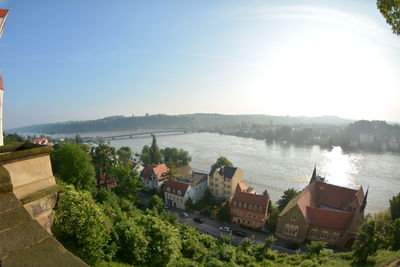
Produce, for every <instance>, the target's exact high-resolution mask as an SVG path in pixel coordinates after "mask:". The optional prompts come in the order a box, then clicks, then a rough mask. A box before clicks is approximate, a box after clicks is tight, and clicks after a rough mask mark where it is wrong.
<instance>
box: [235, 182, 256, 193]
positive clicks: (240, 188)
mask: <svg viewBox="0 0 400 267" xmlns="http://www.w3.org/2000/svg"><path fill="white" fill-rule="evenodd" d="M236 191H239V192H246V193H250V194H256V190H254V189H253V188H252V187H250V186H248V185H247V184H245V183H243V182H239V183H238V184H237V186H236Z"/></svg>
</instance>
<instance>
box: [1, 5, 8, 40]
mask: <svg viewBox="0 0 400 267" xmlns="http://www.w3.org/2000/svg"><path fill="white" fill-rule="evenodd" d="M7 14H8V9H0V37H1V35H2V34H3V29H4V26H5V24H6V18H7Z"/></svg>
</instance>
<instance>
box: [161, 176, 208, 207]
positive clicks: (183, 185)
mask: <svg viewBox="0 0 400 267" xmlns="http://www.w3.org/2000/svg"><path fill="white" fill-rule="evenodd" d="M207 180H208V175H207V174H206V173H200V172H192V174H191V175H190V176H187V177H185V178H184V179H181V180H178V181H167V182H166V183H165V192H164V196H165V203H166V204H167V205H169V206H171V207H174V208H179V209H182V210H184V209H185V203H186V201H187V200H188V199H189V198H191V199H192V201H193V203H197V202H199V201H200V200H201V199H202V198H203V197H204V193H205V191H206V189H207Z"/></svg>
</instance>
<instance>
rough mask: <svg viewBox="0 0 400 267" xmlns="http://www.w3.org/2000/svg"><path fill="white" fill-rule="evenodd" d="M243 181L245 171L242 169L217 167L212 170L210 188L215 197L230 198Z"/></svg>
mask: <svg viewBox="0 0 400 267" xmlns="http://www.w3.org/2000/svg"><path fill="white" fill-rule="evenodd" d="M242 181H243V171H242V170H241V169H240V168H236V167H226V166H215V167H213V168H212V169H211V172H210V178H209V183H208V187H209V188H210V190H211V192H212V193H213V194H214V195H215V196H217V197H221V198H230V197H231V196H233V194H234V193H235V190H236V186H237V184H238V183H240V182H242Z"/></svg>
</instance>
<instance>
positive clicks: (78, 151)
mask: <svg viewBox="0 0 400 267" xmlns="http://www.w3.org/2000/svg"><path fill="white" fill-rule="evenodd" d="M52 156H53V163H55V164H54V172H55V174H56V175H57V176H58V177H59V178H61V179H62V180H63V181H65V182H66V183H69V184H73V185H74V186H75V188H76V189H87V190H91V189H93V188H94V187H95V185H96V179H95V172H94V169H93V166H92V163H91V158H90V156H89V155H88V154H87V153H86V152H85V151H84V150H83V149H82V148H81V147H80V146H79V145H77V144H74V143H66V144H63V145H62V146H61V147H60V148H59V149H57V150H56V151H54V152H53V155H52Z"/></svg>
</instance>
